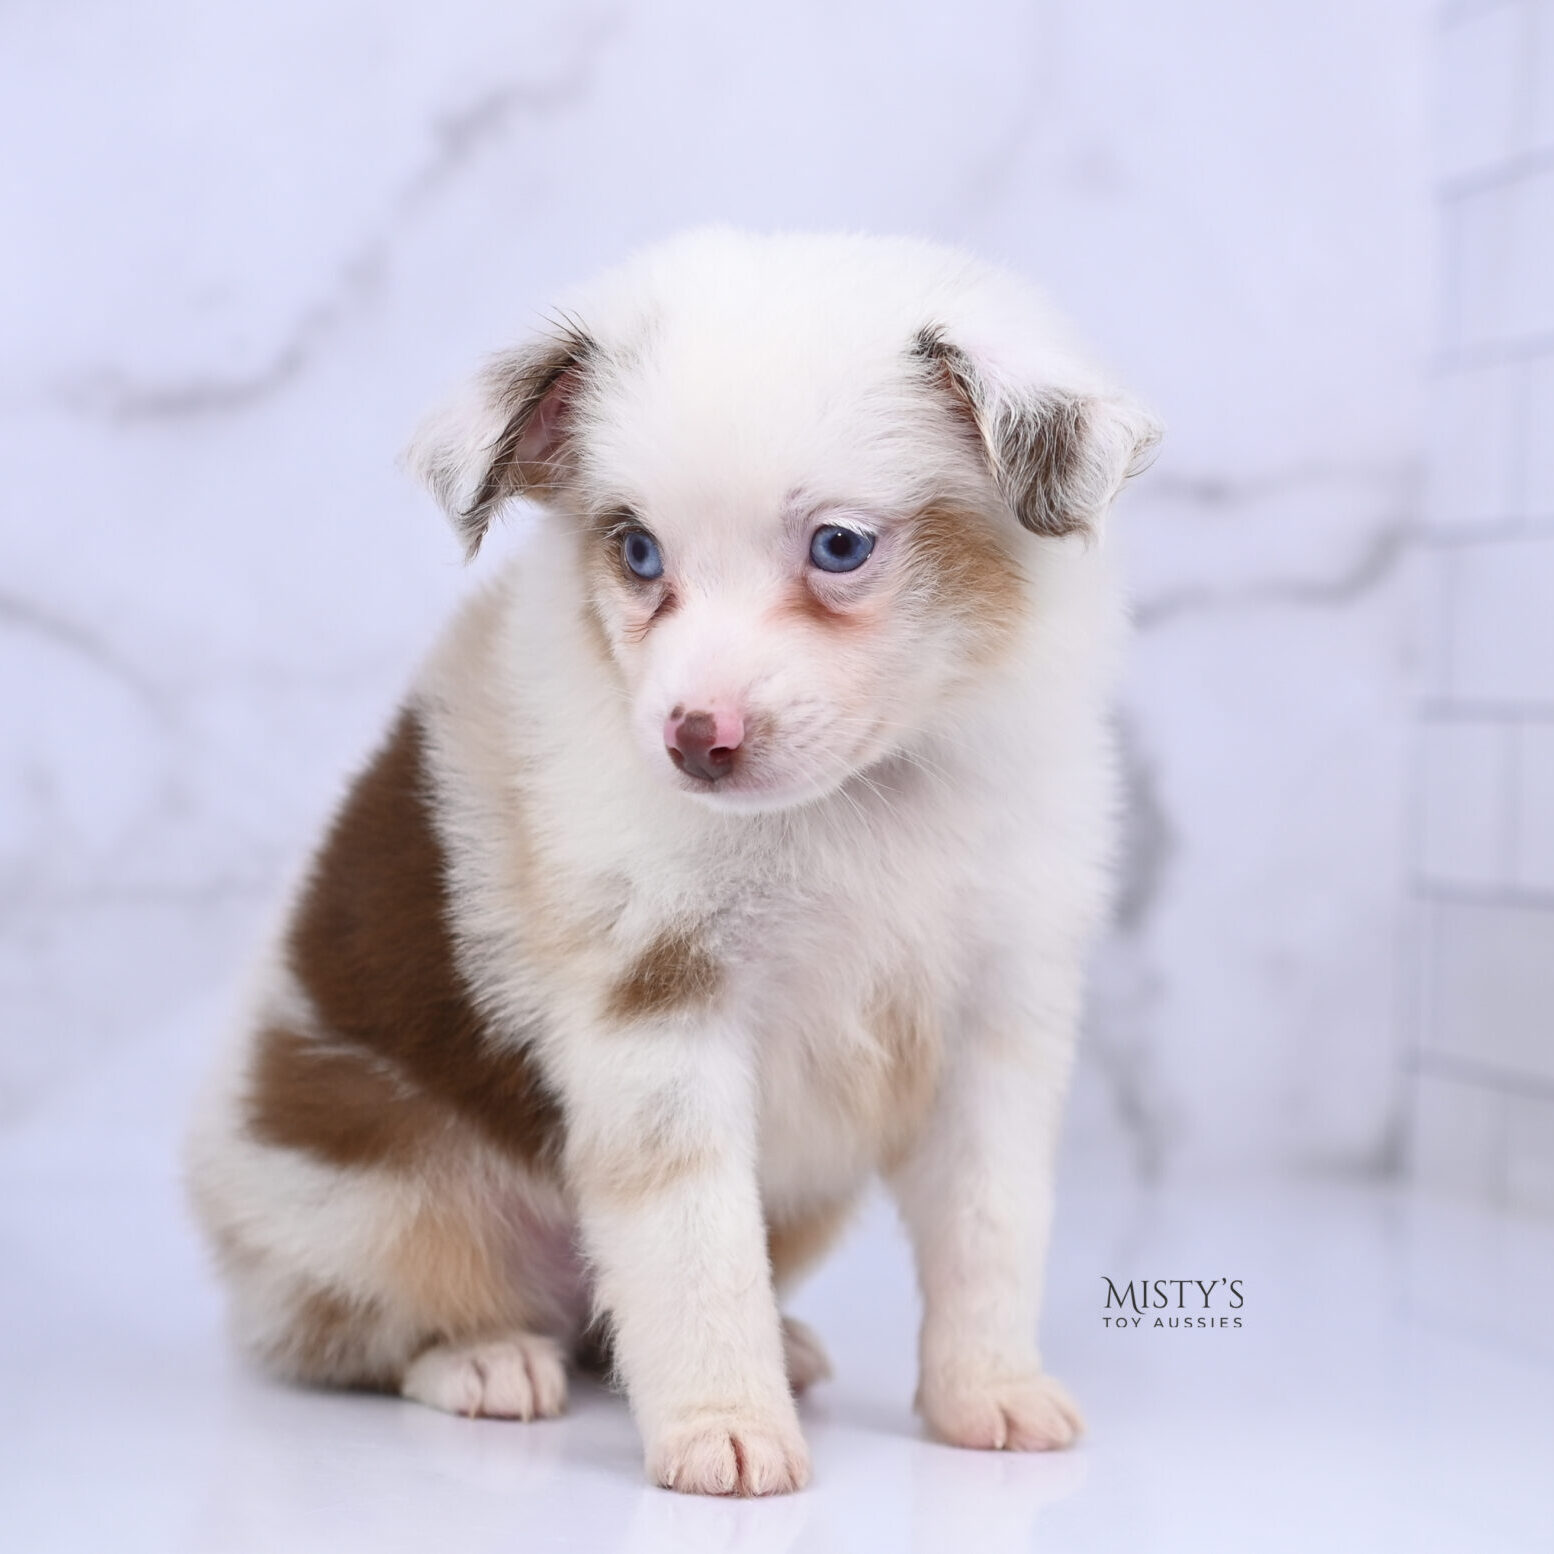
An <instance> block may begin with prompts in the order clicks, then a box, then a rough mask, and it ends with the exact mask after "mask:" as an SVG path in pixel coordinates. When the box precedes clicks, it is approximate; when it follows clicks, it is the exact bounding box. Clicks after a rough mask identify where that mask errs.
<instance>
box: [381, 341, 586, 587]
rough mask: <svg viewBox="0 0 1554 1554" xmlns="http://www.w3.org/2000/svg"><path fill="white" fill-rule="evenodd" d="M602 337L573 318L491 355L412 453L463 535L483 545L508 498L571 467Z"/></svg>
mask: <svg viewBox="0 0 1554 1554" xmlns="http://www.w3.org/2000/svg"><path fill="white" fill-rule="evenodd" d="M598 350H599V348H598V346H597V344H596V343H595V342H594V340H593V339H592V337H591V336H590V335H588V334H587V333H586V332H585V331H584V330H583V329H581V328H579V327H576V326H573V325H567V326H566V327H564V328H561V329H558V330H557V331H556V332H555V333H553V334H550V335H547V336H544V337H543V338H541V339H539V340H535V341H533V342H531V343H530V344H528V345H524V346H520V347H518V348H517V349H516V350H512V351H505V352H503V353H502V354H501V355H499V356H496V357H493V358H492V360H491V361H490V362H488V363H487V365H486V366H485V368H484V369H483V370H482V371H481V372H480V373H479V374H478V375H477V376H476V377H475V379H474V381H473V382H472V383H471V384H470V385H469V386H468V387H467V388H466V389H465V390H464V392H463V394H462V395H460V397H459V398H458V399H456V400H455V401H454V402H453V403H452V404H451V405H449V406H447V407H446V408H445V409H443V410H442V411H440V412H438V413H437V414H436V415H434V416H433V417H432V418H431V419H430V420H429V421H427V423H426V424H425V425H424V426H423V427H422V428H421V430H420V432H419V433H417V435H416V439H415V441H414V442H413V443H412V444H411V446H410V451H409V453H408V454H407V455H406V459H407V462H408V463H409V465H410V467H411V469H412V470H414V471H415V473H416V474H417V475H419V476H420V478H421V480H422V481H423V482H424V483H425V485H426V486H427V488H428V490H430V491H431V493H432V495H433V496H435V497H436V498H437V501H438V504H439V505H440V506H441V507H442V509H443V511H444V512H445V513H447V515H448V518H449V520H450V522H451V523H452V524H453V527H454V529H455V530H456V531H457V532H458V534H459V537H460V538H461V539H462V540H463V541H464V550H465V556H466V558H469V557H473V556H474V554H475V552H476V551H478V550H479V549H480V542H481V541H482V540H483V539H484V538H485V535H486V530H487V529H488V528H490V526H491V519H492V516H493V514H495V512H496V510H497V509H498V508H499V507H500V506H501V505H502V504H503V503H504V502H506V501H507V500H508V499H509V498H511V497H515V496H521V495H524V494H540V495H542V494H544V493H545V492H546V491H548V490H551V489H553V488H554V487H555V485H556V483H557V482H558V481H559V480H560V479H561V478H562V476H563V475H564V473H565V469H566V465H567V460H568V451H569V433H570V431H571V425H572V420H573V412H574V409H575V405H576V400H577V396H578V391H579V389H580V388H581V386H582V382H583V379H584V376H585V375H586V373H587V372H588V370H589V367H590V364H591V363H592V362H593V360H594V358H595V357H596V356H597V355H598Z"/></svg>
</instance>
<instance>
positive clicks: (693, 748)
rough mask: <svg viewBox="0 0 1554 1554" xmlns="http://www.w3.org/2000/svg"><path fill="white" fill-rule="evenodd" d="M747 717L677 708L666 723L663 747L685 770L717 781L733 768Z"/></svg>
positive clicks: (702, 777) (724, 712) (731, 713)
mask: <svg viewBox="0 0 1554 1554" xmlns="http://www.w3.org/2000/svg"><path fill="white" fill-rule="evenodd" d="M744 737H745V720H744V719H743V718H742V717H740V715H739V714H738V713H737V712H729V711H726V710H722V709H720V710H718V711H716V712H687V711H686V710H685V709H684V708H683V707H676V708H675V710H674V711H673V712H671V713H670V714H669V716H668V718H667V719H666V720H665V722H664V748H665V749H666V750H668V752H669V759H670V760H671V761H673V762H674V764H675V765H676V766H677V767H679V768H680V770H681V771H682V772H685V773H687V774H688V775H690V776H692V777H700V778H701V779H702V781H704V782H716V781H717V780H718V779H719V778H720V777H727V776H728V774H729V773H730V772H731V771H733V769H734V757H735V756H736V755H738V753H739V742H740V741H741V740H742V739H743V738H744Z"/></svg>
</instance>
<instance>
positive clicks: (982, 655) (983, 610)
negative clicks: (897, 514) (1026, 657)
mask: <svg viewBox="0 0 1554 1554" xmlns="http://www.w3.org/2000/svg"><path fill="white" fill-rule="evenodd" d="M906 550H907V566H908V569H909V571H910V572H911V575H912V580H913V584H914V586H915V588H916V590H917V591H918V592H919V593H920V594H921V595H922V596H923V597H924V598H926V600H927V601H928V604H929V607H930V608H933V609H937V610H941V611H948V612H949V613H951V614H952V615H954V616H955V617H956V618H957V619H958V620H959V621H960V622H961V624H962V626H963V627H964V628H965V629H966V630H967V631H968V632H969V633H970V634H971V636H972V638H973V642H974V646H975V653H976V656H977V657H978V658H979V659H983V660H988V659H993V658H996V657H998V656H999V655H1000V654H1001V653H1002V652H1003V651H1004V650H1005V649H1006V648H1007V647H1008V646H1009V645H1010V643H1011V642H1012V641H1013V639H1014V636H1015V633H1016V631H1017V630H1018V628H1019V625H1020V622H1021V621H1022V620H1023V619H1024V616H1025V609H1026V604H1025V590H1024V574H1023V572H1022V570H1021V568H1020V565H1019V562H1018V561H1017V560H1016V559H1015V556H1014V553H1013V552H1012V550H1010V548H1009V547H1008V546H1007V545H1005V544H1004V543H1003V542H1002V540H1001V538H1000V536H999V534H998V532H997V529H996V527H995V526H994V524H993V523H992V522H991V520H990V519H989V517H988V516H987V515H986V514H983V513H980V512H978V511H976V510H975V509H974V508H969V507H962V506H957V505H955V504H953V503H933V504H930V505H929V506H928V507H925V508H923V509H922V511H920V512H919V513H917V514H916V515H915V516H914V517H913V518H912V520H911V522H910V524H909V525H908V528H907V533H906Z"/></svg>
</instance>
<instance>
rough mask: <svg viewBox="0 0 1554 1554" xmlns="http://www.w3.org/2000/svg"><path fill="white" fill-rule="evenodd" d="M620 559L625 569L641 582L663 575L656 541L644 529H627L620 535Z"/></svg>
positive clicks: (660, 553)
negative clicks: (624, 564)
mask: <svg viewBox="0 0 1554 1554" xmlns="http://www.w3.org/2000/svg"><path fill="white" fill-rule="evenodd" d="M621 560H622V561H624V562H625V563H626V570H627V571H628V572H630V573H632V574H633V575H634V576H636V577H640V578H641V579H642V580H643V582H645V583H651V582H652V581H654V579H655V578H660V577H662V576H663V575H664V557H663V553H662V552H661V551H660V550H659V548H658V541H657V540H655V539H654V538H653V536H652V535H651V534H649V533H648V531H647V530H646V529H627V531H626V532H625V533H624V534H623V535H621Z"/></svg>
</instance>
